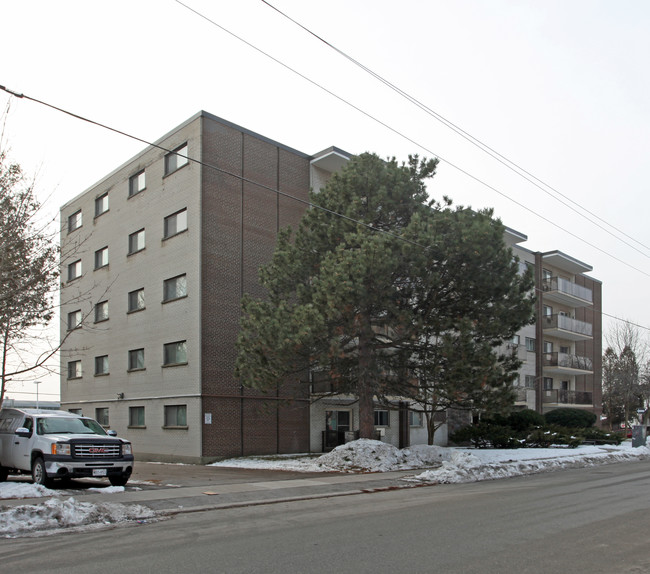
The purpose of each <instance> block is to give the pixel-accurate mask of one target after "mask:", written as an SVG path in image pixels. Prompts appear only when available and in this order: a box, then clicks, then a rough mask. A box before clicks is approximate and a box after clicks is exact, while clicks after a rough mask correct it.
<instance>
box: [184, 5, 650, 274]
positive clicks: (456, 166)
mask: <svg viewBox="0 0 650 574" xmlns="http://www.w3.org/2000/svg"><path fill="white" fill-rule="evenodd" d="M175 2H176V3H177V4H179V5H181V6H183V7H184V8H186V9H187V10H189V11H190V12H192V13H194V14H196V15H197V16H198V17H200V18H202V19H203V20H205V21H206V22H208V23H209V24H211V25H213V26H215V27H216V28H219V29H220V30H222V31H223V32H225V33H226V34H228V35H230V36H232V37H233V38H235V39H237V40H239V41H240V42H242V43H244V44H246V45H247V46H248V47H249V48H251V49H253V50H255V51H256V52H258V53H259V54H262V55H263V56H265V57H266V58H268V59H270V60H272V61H273V62H275V63H276V64H278V65H280V66H282V67H283V68H285V69H286V70H288V71H290V72H291V73H293V74H295V75H297V76H298V77H300V78H302V79H303V80H305V81H306V82H308V83H310V84H312V85H313V86H315V87H317V88H318V89H320V90H322V91H324V92H325V93H327V94H329V95H330V96H332V97H333V98H335V99H337V100H339V101H340V102H342V103H344V104H345V105H347V106H349V107H351V108H352V109H354V110H355V111H357V112H359V113H360V114H362V115H364V116H366V117H367V118H369V119H371V120H372V121H374V122H376V123H378V124H379V125H381V126H383V127H385V128H386V129H388V130H389V131H391V132H393V133H394V134H396V135H398V136H399V137H401V138H403V139H405V140H406V141H408V142H410V143H412V144H413V145H415V146H417V147H419V148H421V149H423V150H424V151H426V152H427V153H429V154H431V155H433V156H436V157H437V158H438V159H439V160H440V161H443V162H445V163H446V164H447V165H449V166H450V167H452V168H454V169H455V170H457V171H459V172H460V173H462V174H464V175H465V176H467V177H469V178H470V179H472V180H474V181H476V182H477V183H479V184H481V185H483V186H484V187H486V188H488V189H490V190H491V191H493V192H495V193H497V194H498V195H500V196H501V197H503V198H505V199H507V200H508V201H510V202H512V203H514V204H515V205H517V206H519V207H521V208H522V209H524V210H526V211H528V212H529V213H531V214H533V215H535V216H536V217H538V218H539V219H541V220H542V221H545V222H546V223H548V224H549V225H552V226H553V227H555V228H557V229H559V230H560V231H563V232H564V233H566V234H567V235H570V236H571V237H573V238H574V239H577V240H578V241H581V242H582V243H584V244H586V245H588V246H589V247H591V248H592V249H595V250H596V251H599V252H600V253H602V254H603V255H606V256H607V257H610V258H611V259H613V260H615V261H618V262H619V263H621V264H623V265H625V266H627V267H629V268H630V269H634V271H636V272H638V273H641V274H642V275H645V276H646V277H650V273H647V272H646V271H643V270H642V269H639V268H638V267H635V266H634V265H632V264H630V263H627V262H626V261H623V260H622V259H620V258H618V257H616V256H615V255H613V254H611V253H609V252H607V251H605V250H604V249H602V248H600V247H598V246H597V245H594V244H593V243H591V242H590V241H587V240H586V239H585V238H584V237H581V236H579V235H577V234H576V233H573V232H572V231H569V230H568V229H566V228H564V227H562V226H561V225H559V224H558V223H556V222H555V221H553V220H551V219H549V218H547V217H545V216H543V215H541V214H540V213H538V212H536V211H535V210H533V209H532V208H530V207H528V206H527V205H525V204H523V203H521V202H520V201H517V200H516V199H514V198H512V197H510V196H509V195H507V194H506V193H505V192H503V191H501V190H499V189H497V188H496V187H494V186H493V185H490V184H489V183H487V182H486V181H484V180H482V179H480V178H479V177H477V176H475V175H473V174H472V173H470V172H469V171H467V170H466V169H464V168H462V167H460V166H459V165H457V164H455V163H453V162H451V161H450V160H448V159H445V158H444V157H443V156H441V155H440V154H437V153H435V152H434V151H433V150H431V149H430V148H428V147H427V146H425V145H424V144H422V143H419V142H417V141H416V140H414V139H412V138H411V137H409V136H407V135H406V134H404V133H403V132H401V131H399V130H398V129H396V128H394V127H392V126H390V125H389V124H387V123H386V122H384V121H382V120H380V119H379V118H377V117H375V116H373V115H372V114H370V113H369V112H366V111H365V110H363V109H362V108H360V107H359V106H357V105H355V104H353V103H352V102H350V101H349V100H346V99H345V98H343V97H342V96H339V95H338V94H336V93H334V92H333V91H331V90H330V89H328V88H326V87H325V86H323V85H322V84H319V83H318V82H316V81H315V80H312V79H311V78H309V77H308V76H306V75H305V74H303V73H301V72H299V71H298V70H296V69H295V68H292V67H291V66H289V65H288V64H285V63H284V62H282V61H281V60H279V59H278V58H275V57H274V56H272V55H270V54H269V53H268V52H265V51H264V50H262V49H261V48H258V47H257V46H255V45H254V44H252V43H251V42H249V41H248V40H245V39H243V38H242V37H241V36H238V35H237V34H235V33H234V32H231V31H230V30H228V29H227V28H225V27H224V26H222V25H221V24H219V23H217V22H215V21H214V20H212V19H211V18H209V17H208V16H206V15H205V14H202V13H201V12H199V11H198V10H196V9H194V8H192V7H191V6H188V5H187V4H185V3H183V2H181V0H175Z"/></svg>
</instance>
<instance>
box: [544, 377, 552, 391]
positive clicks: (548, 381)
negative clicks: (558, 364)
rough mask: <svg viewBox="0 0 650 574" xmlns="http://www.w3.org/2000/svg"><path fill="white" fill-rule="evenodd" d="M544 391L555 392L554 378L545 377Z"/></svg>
mask: <svg viewBox="0 0 650 574" xmlns="http://www.w3.org/2000/svg"><path fill="white" fill-rule="evenodd" d="M544 390H545V391H552V390H553V377H544Z"/></svg>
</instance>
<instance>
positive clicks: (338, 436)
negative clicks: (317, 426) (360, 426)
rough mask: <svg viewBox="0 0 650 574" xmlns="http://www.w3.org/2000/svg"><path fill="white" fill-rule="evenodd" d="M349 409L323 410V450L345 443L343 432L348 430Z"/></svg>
mask: <svg viewBox="0 0 650 574" xmlns="http://www.w3.org/2000/svg"><path fill="white" fill-rule="evenodd" d="M350 420H351V416H350V411H325V432H324V436H323V450H326V449H332V448H334V447H337V446H339V445H340V444H345V433H346V432H347V431H349V430H350V424H351V423H350Z"/></svg>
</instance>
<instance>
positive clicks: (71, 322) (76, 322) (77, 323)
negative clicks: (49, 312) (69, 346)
mask: <svg viewBox="0 0 650 574" xmlns="http://www.w3.org/2000/svg"><path fill="white" fill-rule="evenodd" d="M81 320H82V317H81V310H80V309H78V310H77V311H72V312H71V313H68V330H69V331H72V329H77V328H78V327H81Z"/></svg>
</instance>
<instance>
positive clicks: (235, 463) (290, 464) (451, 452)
mask: <svg viewBox="0 0 650 574" xmlns="http://www.w3.org/2000/svg"><path fill="white" fill-rule="evenodd" d="M649 456H650V447H648V446H644V447H638V448H632V446H631V443H630V442H625V443H623V444H622V445H620V446H614V445H604V446H580V447H578V448H576V449H568V448H563V447H558V448H522V449H507V450H497V449H473V448H445V447H439V446H426V445H416V446H413V447H410V448H406V449H402V450H400V449H398V448H395V447H394V446H391V445H389V444H386V443H383V442H379V441H375V440H368V439H360V440H357V441H354V442H350V443H347V444H345V445H341V446H338V447H336V448H335V449H334V450H333V451H331V452H329V453H326V454H323V455H321V456H319V457H317V458H316V457H314V456H310V455H302V456H298V455H294V456H263V457H262V456H260V457H247V458H234V459H229V460H224V461H220V462H215V463H213V464H212V466H224V467H238V468H259V469H270V470H272V469H275V470H293V471H298V472H328V471H331V472H389V471H395V470H422V471H423V472H421V473H419V474H414V475H413V476H410V477H408V478H407V479H408V480H410V481H418V482H429V483H431V482H434V483H452V482H471V481H477V480H490V479H495V478H506V477H508V476H520V475H522V474H532V473H537V472H547V471H551V470H559V469H562V468H576V467H584V466H593V465H596V464H606V463H608V462H619V461H623V460H635V459H639V458H645V457H649Z"/></svg>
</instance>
